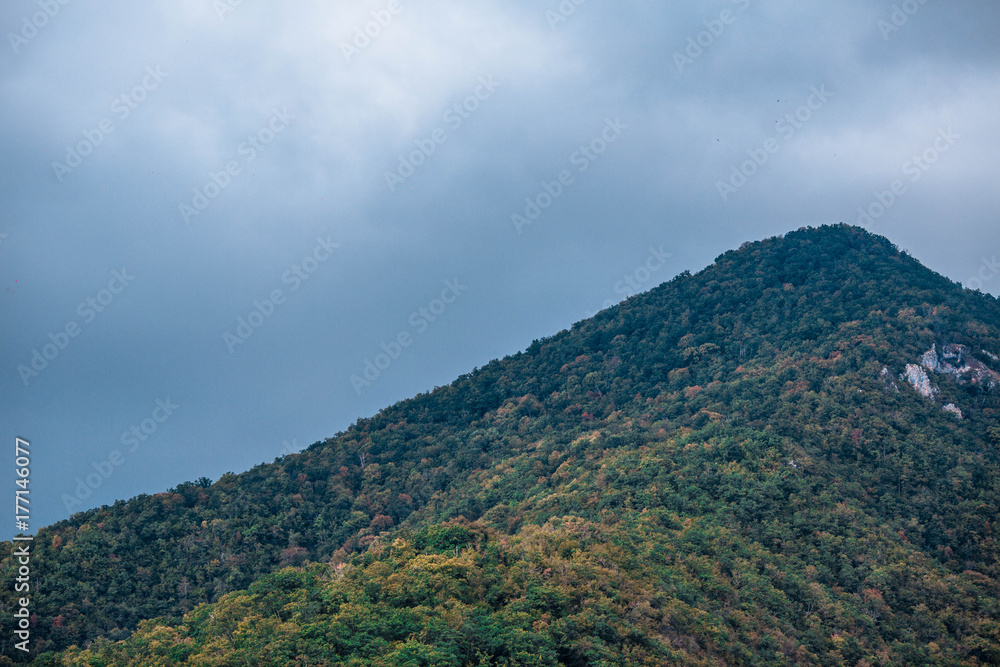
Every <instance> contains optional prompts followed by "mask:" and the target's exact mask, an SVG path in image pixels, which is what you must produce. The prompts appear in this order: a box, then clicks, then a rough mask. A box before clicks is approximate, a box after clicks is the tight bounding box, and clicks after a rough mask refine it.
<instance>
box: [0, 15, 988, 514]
mask: <svg viewBox="0 0 1000 667" xmlns="http://www.w3.org/2000/svg"><path fill="white" fill-rule="evenodd" d="M45 8H48V10H49V11H48V13H46V9H45ZM55 8H57V9H55ZM39 12H42V14H43V15H44V17H43V18H38V14H39ZM50 14H51V16H50ZM998 18H1000V12H998V11H997V9H995V8H994V7H993V6H992V5H990V4H988V3H983V2H955V3H943V2H940V1H936V0H928V1H927V2H923V3H921V2H919V1H918V0H908V2H898V3H893V2H875V1H872V2H864V3H853V4H850V5H845V6H837V7H836V8H831V7H829V6H827V5H818V4H812V3H800V2H791V1H790V0H788V1H786V0H770V1H763V0H739V1H737V2H731V1H727V0H718V1H716V2H700V3H684V4H683V6H682V7H680V8H678V7H671V6H666V5H664V4H663V3H654V2H632V3H625V4H624V5H622V4H617V5H615V4H610V3H601V2H597V1H596V0H587V1H586V2H579V3H577V2H574V1H573V0H564V1H563V2H556V1H554V0H553V1H550V2H538V3H527V2H516V3H499V2H487V3H481V4H478V5H476V6H469V7H465V6H462V7H457V6H455V5H453V4H445V3H438V2H430V1H428V0H421V2H412V3H411V2H407V1H406V0H398V2H395V3H392V4H390V3H389V2H388V0H387V1H386V2H381V1H378V0H375V1H372V2H361V3H355V4H344V5H335V6H329V5H328V4H326V3H320V2H302V3H295V4H294V5H293V6H287V5H284V6H283V5H263V4H262V3H255V2H252V1H251V0H244V1H243V2H242V3H239V4H235V3H232V2H231V1H227V0H218V1H215V0H184V1H182V2H178V3H169V4H168V3H161V4H153V5H135V4H130V3H125V2H109V3H103V4H101V5H97V6H95V5H93V4H92V3H90V4H88V3H84V2H82V0H70V1H68V2H66V3H65V4H62V3H60V2H58V0H55V1H54V2H47V1H46V2H42V3H38V2H24V1H18V2H12V3H7V4H6V5H4V7H3V8H2V9H0V28H2V29H3V31H4V34H5V43H4V45H3V48H2V49H0V68H2V73H0V93H2V94H0V99H2V111H3V117H4V120H5V131H4V132H3V134H2V136H0V151H2V156H3V165H4V173H3V176H4V177H3V180H2V182H0V234H2V235H3V236H0V267H2V268H0V278H2V281H3V285H2V287H3V292H2V293H0V304H2V305H0V309H2V317H3V321H4V328H3V339H2V346H0V347H2V350H3V353H2V359H0V362H2V364H0V368H3V369H4V372H3V375H2V378H3V379H2V381H0V392H2V393H0V395H2V399H0V400H2V405H3V414H4V415H5V417H6V418H5V420H4V424H5V428H4V434H3V437H5V438H8V439H9V440H13V438H14V436H15V434H17V435H21V436H23V437H27V438H29V439H31V440H32V441H33V443H35V445H34V446H36V450H35V451H36V458H35V459H34V461H33V466H34V471H33V480H34V484H35V487H34V490H35V492H36V494H37V495H36V496H34V497H35V498H36V499H37V500H36V502H37V505H36V506H35V509H36V515H35V517H36V519H37V522H38V523H49V522H51V521H54V520H57V519H59V518H62V517H65V516H67V515H68V513H69V512H68V510H67V507H68V505H67V502H66V500H67V498H69V499H71V500H74V501H75V500H79V503H76V502H73V503H70V505H69V507H70V508H71V509H81V508H86V507H91V506H95V505H98V504H101V503H106V502H111V501H112V500H114V499H115V498H120V497H129V496H131V495H134V494H136V493H140V492H156V491H159V490H163V489H164V488H166V487H169V486H173V485H176V484H177V483H179V482H181V481H184V480H189V479H194V478H197V477H199V476H202V475H206V476H210V477H213V478H215V477H218V475H219V474H221V473H222V472H224V471H227V470H234V471H239V470H243V469H246V468H247V467H250V466H252V465H254V464H255V463H257V462H260V461H264V460H271V459H273V458H274V457H275V456H279V455H281V454H283V453H287V451H288V449H289V444H288V443H291V442H292V441H293V440H294V441H295V442H296V443H297V446H299V447H301V446H305V445H307V444H309V443H311V442H313V441H315V440H317V439H320V438H322V437H325V436H329V435H332V434H333V433H335V432H336V431H338V430H339V429H342V428H344V427H346V426H347V425H348V424H349V423H351V422H352V421H353V420H354V419H356V418H357V417H358V416H363V415H370V414H372V413H373V412H375V411H377V410H378V409H379V408H381V407H383V406H385V405H387V404H389V403H391V402H394V401H396V400H399V399H401V398H405V397H407V396H410V395H412V394H414V393H416V392H418V391H424V390H427V389H429V388H431V387H433V386H435V385H440V384H445V383H447V382H449V381H450V380H452V379H453V378H454V377H455V376H457V375H459V374H461V373H464V372H467V371H469V370H471V368H472V367H474V366H477V365H483V364H484V363H485V362H487V361H489V360H490V359H492V358H495V357H499V356H503V355H505V354H509V353H513V352H516V351H518V350H519V349H523V348H524V347H525V346H526V345H528V344H529V343H530V342H531V340H532V339H534V338H538V337H541V336H545V335H550V334H552V333H555V332H556V331H558V330H559V329H562V328H565V327H568V326H569V325H571V324H572V323H573V322H574V321H577V320H579V319H582V318H583V317H584V316H585V315H586V314H587V313H590V312H593V311H595V310H597V309H599V308H602V307H604V306H605V305H606V304H607V303H611V302H614V301H617V300H620V299H621V298H624V297H625V296H627V295H628V294H631V293H634V292H635V291H636V290H645V289H648V288H650V287H652V286H654V285H655V284H658V283H659V282H662V281H663V280H667V279H669V278H671V277H672V276H673V275H675V274H676V273H678V272H679V271H681V270H684V269H691V270H698V269H700V268H702V267H704V266H705V265H707V264H708V263H710V262H711V261H712V259H713V258H714V257H715V256H717V255H718V254H719V253H721V252H723V251H725V250H726V249H728V248H731V247H735V246H738V245H739V244H740V243H742V242H743V241H746V240H750V239H757V238H761V237H764V236H768V235H772V234H777V233H782V232H785V231H788V230H790V229H794V228H797V227H799V226H801V225H805V224H822V223H828V222H839V221H845V222H850V223H855V222H857V221H858V219H859V215H860V214H859V209H860V211H861V212H862V213H863V212H865V211H873V212H878V213H879V215H878V216H877V217H874V216H873V217H872V218H871V224H870V227H871V229H872V230H873V231H875V232H877V233H881V234H884V235H887V236H888V237H889V238H890V239H892V240H893V241H894V242H896V243H897V244H899V245H901V246H903V247H906V248H908V249H909V250H910V251H911V252H912V253H913V254H914V255H915V256H916V257H918V258H919V259H921V260H922V261H924V262H925V263H927V264H928V265H929V266H931V267H932V268H934V269H935V270H938V271H941V272H943V273H945V274H946V275H948V276H949V277H951V278H952V279H954V280H959V281H962V282H963V283H965V284H966V285H970V283H971V286H974V287H982V289H984V290H985V291H990V292H993V293H997V292H998V291H1000V289H998V288H1000V275H996V276H994V275H993V274H992V271H993V269H991V268H989V267H992V266H994V265H995V259H994V258H995V256H996V254H1000V235H998V234H997V232H996V220H995V211H996V210H997V195H996V194H995V192H996V187H995V184H994V173H995V171H996V157H995V156H996V155H997V154H998V151H997V149H998V145H1000V136H998V132H997V123H996V121H995V115H996V114H995V109H996V108H997V103H998V102H1000V99H998V97H1000V96H998V92H1000V76H998V67H997V63H998V62H1000V60H998V58H997V55H998V53H997V51H998V47H997V46H996V44H995V39H993V37H994V36H995V34H996V33H997V28H998V27H1000V26H998ZM25 21H27V22H28V25H32V26H33V27H34V30H32V29H30V28H29V27H26V24H25ZM33 22H34V23H33ZM35 24H39V25H35ZM887 26H888V27H887ZM29 34H30V35H31V36H30V37H29V36H28V35H29ZM11 35H13V37H12V36H11ZM942 132H944V133H947V136H950V137H954V140H953V141H952V142H951V143H950V144H948V146H947V150H946V151H945V150H941V148H942V147H943V146H944V144H942V143H941V141H940V140H939V139H938V138H939V137H940V136H941V133H942ZM935 142H937V148H935ZM83 153H87V154H85V155H84V154H83ZM74 155H75V156H74ZM915 158H916V159H917V160H918V161H919V165H918V166H916V167H915V165H917V164H918V163H917V162H914V159H915ZM931 158H933V160H932V159H931ZM57 162H58V163H59V164H60V166H53V163H57ZM914 168H915V171H914ZM915 174H919V176H918V177H915V176H914V175H915ZM896 182H899V183H900V184H901V185H902V186H905V189H903V188H899V187H897V191H898V192H899V194H892V188H893V185H894V183H896ZM886 193H889V194H891V195H892V200H891V203H890V200H889V199H888V195H887V194H886ZM880 202H884V203H880ZM875 203H880V205H881V206H882V209H881V211H880V209H879V207H878V206H873V204H875ZM532 207H536V208H532ZM529 218H530V220H529ZM519 219H520V220H528V221H529V224H523V223H520V224H519V222H518V220H519ZM944 239H947V242H944ZM332 245H336V246H337V247H336V248H334V247H332ZM321 258H322V259H321ZM651 267H655V269H652V268H651ZM123 271H124V272H125V274H126V275H128V276H133V277H132V278H129V279H128V284H127V285H123V284H122V281H121V280H120V279H119V280H118V281H117V282H115V272H119V274H120V273H121V272H123ZM976 281H978V284H976ZM449 290H450V291H449ZM276 297H277V298H276ZM88 300H93V303H91V302H89V301H88ZM255 324H256V325H257V326H254V325H255ZM67 327H70V330H73V331H76V334H75V335H73V336H70V335H69V334H68V333H66V332H67ZM248 327H249V328H248ZM244 334H248V335H244ZM64 335H65V338H64ZM234 338H237V339H239V340H240V342H239V343H233V340H234ZM400 341H408V342H407V343H406V344H402V343H400ZM46 346H49V347H46ZM35 351H38V353H39V354H41V355H42V357H41V360H39V359H38V358H36V357H37V355H35ZM46 353H48V357H50V358H46ZM380 355H383V356H380ZM33 359H34V360H35V365H36V366H37V367H42V366H44V368H41V370H38V369H32V368H31V367H32V360H33ZM19 367H20V368H28V369H31V371H30V375H31V377H24V374H23V372H21V371H19ZM366 373H367V375H366ZM352 376H353V377H354V378H356V380H355V381H352ZM358 378H359V379H361V380H362V381H361V382H359V381H357V379H358ZM161 404H165V405H170V406H176V407H171V409H170V410H169V412H170V414H169V415H168V414H166V412H167V410H165V409H164V408H163V407H161ZM136 429H137V431H138V432H136ZM116 452H117V454H115V453H116ZM111 457H114V462H112V463H111V464H110V465H111V467H110V468H108V462H109V461H111V460H112V459H111ZM109 471H110V472H109ZM105 473H108V474H107V475H106V476H105ZM88 476H89V480H88ZM88 482H89V484H88ZM6 483H8V482H5V484H6ZM81 485H82V486H81ZM84 496H86V497H84ZM36 527H37V524H36Z"/></svg>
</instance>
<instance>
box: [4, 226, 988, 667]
mask: <svg viewBox="0 0 1000 667" xmlns="http://www.w3.org/2000/svg"><path fill="white" fill-rule="evenodd" d="M931 350H933V352H932V354H931V355H928V354H927V353H928V351H931ZM949 355H950V356H949ZM997 355H1000V305H998V303H997V300H995V299H993V298H992V297H989V296H985V295H981V294H974V293H971V292H968V291H966V290H963V289H962V288H961V287H960V286H957V285H955V284H953V283H951V282H950V281H948V280H947V279H945V278H943V277H941V276H939V275H936V274H934V273H933V272H931V271H929V270H927V269H926V268H924V267H922V266H921V265H920V264H919V263H918V262H916V261H915V260H913V259H912V258H910V257H908V256H907V255H905V254H903V253H900V252H898V251H897V250H896V249H895V248H894V247H893V246H892V245H891V244H890V243H889V242H888V241H886V240H885V239H882V238H880V237H876V236H872V235H870V234H868V233H867V232H865V231H863V230H861V229H858V228H854V227H848V226H843V225H841V226H836V227H822V228H819V229H804V230H799V231H798V232H793V233H790V234H788V235H786V236H784V237H779V238H773V239H767V240H765V241H761V242H758V243H753V244H745V245H744V247H742V248H741V249H740V250H738V251H730V252H727V253H725V254H723V255H722V256H720V257H719V258H718V259H717V260H716V262H715V264H713V265H712V266H711V267H709V268H707V269H705V270H704V271H702V272H700V273H698V274H697V275H694V276H691V275H688V274H686V273H685V274H682V275H680V276H678V277H677V278H675V279H674V280H672V281H670V282H669V283H665V284H664V285H661V286H660V287H658V288H656V289H654V290H651V291H650V292H647V293H645V294H642V295H639V296H637V297H633V298H631V299H629V300H628V301H627V302H625V303H623V304H621V305H619V306H617V307H615V308H611V309H609V310H607V311H603V312H602V313H599V314H598V315H596V316H595V317H594V318H591V319H590V320H587V321H584V322H581V323H578V324H577V325H574V327H573V328H572V330H570V331H563V332H560V333H559V334H557V335H556V336H554V337H552V338H549V339H546V340H543V341H536V342H535V343H533V344H532V346H531V347H529V348H528V350H527V351H526V352H524V353H521V354H518V355H514V356H513V357H508V358H506V359H503V360H501V361H495V362H491V363H490V364H488V365H487V366H485V367H484V368H482V369H477V370H475V371H473V372H472V373H470V374H468V375H466V376H463V377H461V378H459V379H458V380H456V381H455V382H454V383H452V384H451V385H449V386H448V387H443V388H439V389H436V390H435V391H434V392H431V393H429V394H423V395H420V396H417V397H415V398H414V399H410V400H408V401H402V402H400V403H398V404H396V405H394V406H391V407H389V408H387V409H385V410H383V411H382V412H380V413H379V414H378V415H376V416H375V417H373V418H371V419H367V420H359V422H358V423H357V424H355V425H354V426H352V427H351V428H350V429H348V431H347V432H345V433H342V434H339V435H338V436H336V437H334V438H331V439H329V440H327V441H325V442H322V443H316V444H315V445H313V446H312V447H310V448H309V450H307V451H306V452H303V453H302V454H298V455H293V456H289V457H285V458H283V459H281V460H279V461H276V462H275V463H274V464H270V465H266V466H258V467H257V468H255V469H253V470H251V471H249V472H247V473H243V474H242V475H225V476H223V477H222V478H221V479H220V480H218V481H217V482H216V483H215V484H207V483H202V484H183V485H180V486H179V487H177V488H176V489H173V490H171V491H170V492H168V493H165V494H157V495H155V496H142V497H139V498H136V499H133V500H132V501H128V502H119V503H116V505H115V506H113V507H106V508H101V509H97V510H92V511H90V512H86V513H81V514H78V515H75V516H74V517H72V518H71V519H70V520H69V521H66V522H61V523H59V524H56V525H54V526H51V527H49V528H46V529H43V530H41V531H39V535H38V537H37V538H36V544H37V548H36V554H35V559H36V561H37V563H38V566H39V574H40V576H41V579H40V580H39V581H40V583H41V590H40V591H38V597H37V606H36V610H37V613H38V619H37V626H36V633H37V634H36V636H38V637H41V638H44V640H45V641H46V642H48V643H47V644H45V645H44V646H45V647H46V648H51V649H57V648H62V647H66V646H68V645H69V644H72V643H76V644H83V643H84V642H86V641H89V640H91V639H93V638H95V637H98V636H102V635H103V636H105V637H107V638H109V639H112V640H118V639H122V638H125V637H127V636H129V634H130V633H131V631H132V630H133V629H134V628H135V627H136V626H137V624H138V623H139V621H141V620H142V619H149V618H154V617H159V616H163V617H166V618H164V619H163V620H160V621H157V622H156V623H147V624H145V625H144V626H143V629H142V630H141V631H140V632H139V633H137V634H136V635H134V636H132V638H131V639H129V640H128V642H126V643H123V644H108V643H107V642H105V641H104V640H101V641H99V642H97V644H95V645H93V646H91V651H90V652H89V653H85V654H80V653H79V652H78V651H74V652H71V653H70V654H67V656H66V659H67V660H71V661H73V662H74V664H75V661H82V662H83V664H105V662H101V660H102V658H100V657H98V656H100V655H103V656H104V658H110V659H111V662H108V663H106V664H128V662H127V661H128V658H126V657H124V656H126V655H137V656H140V657H139V658H137V660H138V662H135V663H134V664H149V660H148V659H149V657H150V655H152V653H157V652H160V653H157V655H161V654H162V655H163V656H167V657H169V659H167V658H164V660H166V662H167V663H169V662H170V661H171V660H175V661H177V660H182V659H188V658H190V663H191V664H229V663H226V662H225V661H223V662H212V660H214V659H216V658H218V656H220V655H226V656H228V657H226V658H225V660H230V659H231V660H233V661H238V660H239V658H238V657H234V656H238V655H239V653H240V652H241V651H242V652H249V653H246V654H247V655H252V654H253V653H252V652H253V651H258V650H262V649H261V646H268V647H270V648H269V649H268V650H273V651H278V653H275V654H274V656H275V657H273V660H274V664H291V663H290V662H289V658H291V659H294V658H295V657H296V656H300V655H301V656H304V657H303V658H302V660H301V661H300V664H323V662H322V661H323V660H327V661H329V664H338V660H341V661H342V662H343V663H344V664H350V663H349V661H348V659H347V656H352V657H353V658H354V659H357V660H359V661H361V662H358V663H357V664H380V663H376V662H373V660H375V659H379V660H389V659H388V658H386V657H385V656H386V655H395V656H396V657H394V658H393V659H392V660H393V661H389V662H384V663H381V664H581V665H582V664H602V661H603V664H664V663H665V662H670V661H673V662H678V663H684V664H722V663H726V664H795V663H796V662H799V663H809V664H861V663H860V662H859V661H866V662H867V664H919V663H927V664H997V663H998V662H1000V629H998V623H997V618H998V617H1000V611H998V598H1000V590H998V585H997V580H998V577H1000V558H998V556H1000V552H998V545H997V541H996V538H995V536H994V534H993V531H994V524H995V523H996V521H997V514H998V510H997V508H998V507H1000V482H998V481H997V480H998V479H1000V477H998V475H997V473H998V472H1000V457H998V446H1000V421H998V418H997V417H998V413H997V409H998V407H1000V395H998V392H997V389H998V384H1000V383H998V380H1000V375H997V371H998V370H1000V364H998V362H997V358H996V357H997ZM946 366H947V367H950V368H951V369H953V371H954V372H953V371H952V370H948V368H947V367H946ZM913 367H915V369H914V368H913ZM963 369H964V370H963ZM918 371H919V372H920V373H922V374H923V376H920V375H919V373H918ZM994 376H996V377H994ZM914 377H916V384H915V386H913V385H911V384H910V380H911V379H913V378H914ZM904 378H905V379H904ZM929 387H932V388H933V389H930V388H929ZM921 392H923V393H921ZM925 394H926V395H925ZM946 406H951V407H949V408H948V409H946ZM957 411H960V412H961V418H959V416H958V412H957ZM457 517H463V519H462V520H461V521H459V522H457V523H455V522H454V521H453V520H455V519H456V518H457ZM449 521H450V522H451V523H446V522H449ZM470 521H472V522H474V523H469V522H470ZM435 531H436V532H435ZM449 531H451V532H449ZM451 533H456V534H461V535H465V537H461V535H460V537H461V539H458V538H456V539H457V542H455V543H454V544H452V543H450V542H448V541H447V540H444V542H442V541H441V539H439V538H440V535H441V534H444V535H449V534H451ZM428 535H431V537H428ZM434 536H437V537H434ZM3 549H4V551H3V556H4V561H3V565H4V571H5V572H7V573H10V572H11V571H12V568H13V561H12V559H11V558H10V551H11V547H10V543H5V544H4V546H3ZM352 554H355V555H354V556H353V565H346V566H345V565H344V564H345V563H351V562H352ZM306 561H312V562H317V563H330V565H317V566H310V567H309V568H307V569H306V570H305V571H303V572H293V571H287V570H286V571H283V572H282V573H281V574H277V575H270V576H266V577H263V578H262V576H263V575H266V574H267V573H271V572H275V571H276V570H278V569H279V568H281V567H283V566H286V565H300V564H303V563H305V562H306ZM331 565H332V566H333V567H332V569H331ZM338 566H342V567H338ZM345 570H349V571H348V572H347V573H346V574H345ZM254 582H256V583H254ZM602 582H603V583H602ZM248 587H249V591H247V592H239V593H232V594H229V595H226V593H227V591H236V590H239V589H244V588H248ZM268 596H271V597H270V598H269V597H268ZM359 596H360V597H359ZM272 598H273V599H272ZM216 600H218V602H217V603H216V605H215V606H214V607H207V606H201V607H198V606H197V605H198V604H199V603H202V602H211V601H216ZM268 600H270V602H269V601H268ZM279 602H280V604H279ZM269 605H270V606H269ZM275 605H277V606H275ZM268 609H272V611H268ZM366 609H367V611H363V610H366ZM390 609H401V610H404V612H405V610H410V612H406V613H410V615H409V616H406V619H403V620H398V619H397V621H398V622H397V621H393V622H390V621H389V620H387V619H389V618H390V617H392V616H393V614H390V613H389V610H390ZM191 610H193V611H192V616H189V617H187V618H186V619H185V620H184V621H183V624H181V618H180V617H181V614H183V613H184V612H185V611H191ZM362 612H363V614H364V618H366V619H368V620H367V621H365V622H366V623H367V625H365V626H364V630H363V632H362V629H361V628H362V626H361V625H359V623H361V621H359V617H356V616H354V615H353V614H361V613H362ZM411 612H412V613H411ZM401 613H403V612H401ZM226 614H230V615H231V616H229V617H230V618H234V619H241V618H242V619H245V620H246V622H245V623H244V624H243V625H242V626H241V625H240V624H239V623H235V621H234V623H235V624H230V625H226V622H223V621H220V620H219V619H220V618H222V617H225V616H226ZM404 615H405V614H404ZM251 621H252V622H251ZM404 621H405V622H404ZM8 622H9V621H8V619H7V618H4V623H8ZM477 624H478V625H477ZM484 624H485V625H484ZM462 628H465V630H464V631H463V630H462ZM470 628H471V629H470ZM476 628H478V630H476ZM485 628H493V630H490V631H489V632H487V631H486V630H485ZM9 630H10V629H9V628H7V627H4V633H5V637H7V636H10V634H11V633H10V631H9ZM598 630H599V631H598ZM494 631H495V632H499V633H501V634H503V633H508V634H510V633H514V634H516V635H517V637H518V638H519V639H518V641H523V642H524V643H523V646H524V650H523V651H522V652H521V653H520V654H518V655H519V656H520V657H518V655H514V654H510V653H509V650H510V649H504V648H502V647H501V646H499V645H486V644H483V643H482V641H480V640H479V639H477V637H480V636H481V635H483V634H484V633H486V634H491V633H493V632H494ZM268 633H270V634H268ZM331 633H332V634H331ZM359 633H360V634H359ZM602 633H603V634H602ZM361 636H364V637H368V638H369V639H370V641H368V642H367V643H364V642H362V643H361V644H360V645H359V644H357V642H355V644H351V641H353V640H352V639H351V638H352V637H361ZM504 636H506V635H504ZM512 636H513V635H512ZM333 637H341V638H344V639H343V642H341V643H338V641H339V640H337V641H334V639H333ZM318 638H323V639H322V640H321V639H318ZM584 638H587V639H586V640H584ZM511 641H513V640H511ZM345 642H346V643H345ZM154 646H155V647H157V648H154ZM331 646H332V647H335V648H330V647H331ZM505 650H507V651H508V654H504V651H505ZM282 651H284V653H281V652H282ZM435 651H436V652H437V653H435ZM5 652H6V649H5ZM395 652H401V653H399V654H398V655H396V653H395ZM529 655H531V656H534V657H532V658H531V660H534V661H535V662H531V661H529V660H528V658H527V657H526V656H529ZM211 656H215V658H213V657H211ZM42 660H43V661H44V660H47V658H43V659H42ZM143 660H146V662H143ZM407 660H409V661H410V663H407V662H406V661H407ZM479 660H483V661H484V662H479ZM505 660H506V661H507V662H504V661H505ZM421 661H422V662H421ZM435 661H437V662H435ZM963 661H964V662H963ZM41 664H44V662H41Z"/></svg>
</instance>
